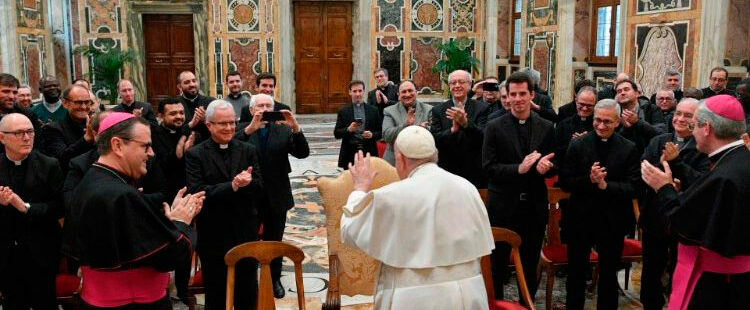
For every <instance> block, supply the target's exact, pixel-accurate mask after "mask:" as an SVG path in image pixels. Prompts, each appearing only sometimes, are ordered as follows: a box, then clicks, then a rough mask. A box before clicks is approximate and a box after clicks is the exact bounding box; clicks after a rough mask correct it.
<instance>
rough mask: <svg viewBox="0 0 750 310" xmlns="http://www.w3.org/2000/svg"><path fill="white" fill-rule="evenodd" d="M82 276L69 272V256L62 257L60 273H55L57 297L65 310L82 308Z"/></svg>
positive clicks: (59, 267)
mask: <svg viewBox="0 0 750 310" xmlns="http://www.w3.org/2000/svg"><path fill="white" fill-rule="evenodd" d="M81 284H82V282H81V277H79V276H78V275H74V274H70V273H68V258H67V257H65V256H63V257H62V258H60V264H59V265H58V274H57V275H55V297H56V298H57V303H58V304H59V305H61V306H62V308H63V309H65V310H77V309H80V308H81V296H80V293H81Z"/></svg>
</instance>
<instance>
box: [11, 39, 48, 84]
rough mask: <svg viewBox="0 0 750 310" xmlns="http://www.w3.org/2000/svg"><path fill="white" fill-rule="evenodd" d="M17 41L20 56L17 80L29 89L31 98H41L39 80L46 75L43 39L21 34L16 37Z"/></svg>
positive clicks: (45, 55) (45, 54)
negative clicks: (19, 73) (19, 69)
mask: <svg viewBox="0 0 750 310" xmlns="http://www.w3.org/2000/svg"><path fill="white" fill-rule="evenodd" d="M18 40H19V48H20V51H19V52H20V56H21V76H20V77H19V80H20V81H21V83H22V84H26V85H29V86H30V87H31V95H32V98H41V96H40V94H39V79H41V78H42V77H43V76H45V75H46V74H47V67H46V65H45V63H46V60H47V53H46V44H45V37H44V36H35V35H29V34H21V35H19V36H18Z"/></svg>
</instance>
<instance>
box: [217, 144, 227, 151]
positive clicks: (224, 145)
mask: <svg viewBox="0 0 750 310" xmlns="http://www.w3.org/2000/svg"><path fill="white" fill-rule="evenodd" d="M219 148H220V149H222V150H226V149H227V148H229V144H219Z"/></svg>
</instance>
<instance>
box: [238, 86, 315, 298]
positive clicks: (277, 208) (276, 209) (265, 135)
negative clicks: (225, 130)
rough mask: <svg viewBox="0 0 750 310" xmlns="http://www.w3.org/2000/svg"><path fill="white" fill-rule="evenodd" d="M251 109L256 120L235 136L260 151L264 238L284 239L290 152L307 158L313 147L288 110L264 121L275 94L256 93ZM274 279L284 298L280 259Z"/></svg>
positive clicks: (275, 262) (274, 264)
mask: <svg viewBox="0 0 750 310" xmlns="http://www.w3.org/2000/svg"><path fill="white" fill-rule="evenodd" d="M250 102H251V105H250V106H251V108H250V110H251V111H252V112H253V116H254V117H253V121H252V122H250V124H248V125H246V126H243V125H241V126H240V127H242V128H243V129H242V131H240V132H238V133H237V135H236V138H238V139H239V140H242V141H246V142H249V143H250V144H252V145H253V146H255V148H256V149H257V150H258V158H259V159H260V169H261V170H262V171H263V184H264V188H265V192H266V195H265V199H264V202H263V205H264V206H266V207H265V208H262V209H261V210H260V211H261V212H260V213H261V222H262V223H263V240H266V241H281V238H282V237H283V236H284V227H285V226H286V212H287V211H288V210H289V209H291V208H292V207H294V197H292V186H291V184H290V183H289V173H290V172H292V166H291V165H290V164H289V155H292V156H294V157H296V158H306V157H307V156H309V155H310V147H309V146H308V144H307V139H305V134H304V133H302V130H301V129H300V127H299V124H298V123H297V120H296V119H295V118H294V115H292V112H291V111H289V110H283V111H281V112H282V113H283V114H284V121H280V122H278V123H276V124H273V123H267V122H264V121H262V118H263V112H265V111H273V109H274V108H273V104H274V103H273V97H271V96H268V95H265V94H258V95H254V96H253V97H252V99H251V100H250ZM271 278H272V279H273V294H274V296H275V297H276V298H283V297H284V287H283V286H282V285H281V280H280V278H281V258H277V259H274V260H273V261H272V262H271Z"/></svg>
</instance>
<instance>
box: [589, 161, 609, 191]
mask: <svg viewBox="0 0 750 310" xmlns="http://www.w3.org/2000/svg"><path fill="white" fill-rule="evenodd" d="M606 177H607V168H604V167H602V166H600V165H599V162H598V161H597V162H595V163H594V164H593V165H592V166H591V174H590V175H589V178H591V183H594V184H596V185H597V187H598V188H599V189H601V190H604V189H606V188H607V181H606V180H605V178H606Z"/></svg>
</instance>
